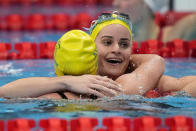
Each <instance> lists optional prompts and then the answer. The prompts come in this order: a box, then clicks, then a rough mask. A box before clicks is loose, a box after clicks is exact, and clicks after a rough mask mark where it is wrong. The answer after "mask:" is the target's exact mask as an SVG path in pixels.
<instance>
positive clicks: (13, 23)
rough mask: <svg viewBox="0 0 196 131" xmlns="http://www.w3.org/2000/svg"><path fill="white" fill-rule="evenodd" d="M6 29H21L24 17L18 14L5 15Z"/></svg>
mask: <svg viewBox="0 0 196 131" xmlns="http://www.w3.org/2000/svg"><path fill="white" fill-rule="evenodd" d="M5 21H6V23H7V29H8V30H22V29H23V28H24V18H23V16H22V15H19V14H11V15H8V16H6V17H5Z"/></svg>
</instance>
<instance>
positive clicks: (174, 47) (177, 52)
mask: <svg viewBox="0 0 196 131" xmlns="http://www.w3.org/2000/svg"><path fill="white" fill-rule="evenodd" d="M166 46H167V47H168V48H169V49H170V53H171V54H170V55H171V57H189V47H188V42H186V41H183V40H182V39H175V40H173V41H170V42H168V43H166Z"/></svg>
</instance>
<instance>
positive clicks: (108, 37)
mask: <svg viewBox="0 0 196 131" xmlns="http://www.w3.org/2000/svg"><path fill="white" fill-rule="evenodd" d="M105 37H106V38H111V39H112V38H113V37H112V36H102V37H101V38H105Z"/></svg>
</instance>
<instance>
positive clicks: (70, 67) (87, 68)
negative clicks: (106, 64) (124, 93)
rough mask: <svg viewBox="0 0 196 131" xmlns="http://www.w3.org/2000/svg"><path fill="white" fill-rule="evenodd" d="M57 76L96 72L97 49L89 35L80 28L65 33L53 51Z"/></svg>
mask: <svg viewBox="0 0 196 131" xmlns="http://www.w3.org/2000/svg"><path fill="white" fill-rule="evenodd" d="M54 67H55V73H56V75H57V76H63V75H83V74H96V71H97V50H96V45H95V43H94V41H93V40H92V38H91V37H90V35H88V34H87V33H85V32H83V31H81V30H71V31H69V32H67V33H65V34H64V35H63V36H62V37H61V38H60V39H59V40H58V42H57V44H56V47H55V51H54Z"/></svg>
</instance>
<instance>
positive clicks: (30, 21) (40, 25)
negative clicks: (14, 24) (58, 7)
mask: <svg viewBox="0 0 196 131" xmlns="http://www.w3.org/2000/svg"><path fill="white" fill-rule="evenodd" d="M25 28H26V29H27V30H45V29H46V16H45V15H42V14H38V13H37V14H32V15H29V16H28V17H27V23H26V25H25Z"/></svg>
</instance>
